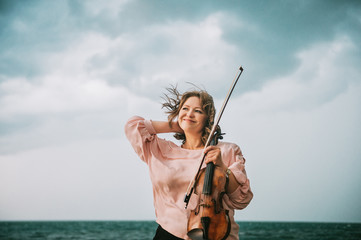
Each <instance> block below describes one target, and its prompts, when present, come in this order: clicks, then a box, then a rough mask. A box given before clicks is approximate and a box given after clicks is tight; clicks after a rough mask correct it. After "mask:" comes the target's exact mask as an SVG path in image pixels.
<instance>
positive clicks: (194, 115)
mask: <svg viewBox="0 0 361 240" xmlns="http://www.w3.org/2000/svg"><path fill="white" fill-rule="evenodd" d="M207 117H208V116H207V115H206V113H205V112H204V110H203V108H202V104H201V100H200V99H199V98H198V97H189V98H188V99H187V100H186V101H185V102H184V104H183V106H182V107H181V109H180V111H179V114H178V124H179V126H180V127H181V128H182V129H183V131H184V132H185V133H192V134H195V133H196V134H202V132H203V128H204V125H205V123H206V120H207Z"/></svg>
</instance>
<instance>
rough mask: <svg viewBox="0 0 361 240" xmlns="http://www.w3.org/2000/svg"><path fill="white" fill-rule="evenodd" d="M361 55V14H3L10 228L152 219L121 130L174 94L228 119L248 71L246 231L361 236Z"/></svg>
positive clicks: (277, 7) (220, 9)
mask: <svg viewBox="0 0 361 240" xmlns="http://www.w3.org/2000/svg"><path fill="white" fill-rule="evenodd" d="M360 43H361V2H360V1H333V0H329V1H322V0H318V1H313V0H304V1H284V0H275V1H234V0H229V1H190V0H184V1H164V0H163V1H161V0H150V1H145V0H143V1H140V0H119V1H116V0H111V1H97V0H89V1H80V0H68V1H65V0H64V1H63V0H55V1H46V0H33V1H4V0H3V1H0V220H2V221H6V220H154V219H155V214H154V209H153V202H152V201H153V197H152V186H151V182H150V178H149V175H148V169H147V165H146V164H145V163H144V162H142V161H141V160H140V159H139V158H138V157H137V155H136V154H135V152H134V150H133V149H132V148H131V146H130V144H129V142H128V141H127V140H126V138H125V135H124V124H125V123H126V121H127V119H129V118H130V117H131V116H133V115H139V116H142V117H144V118H146V119H152V120H166V117H167V116H166V114H165V113H164V109H162V108H161V102H162V95H163V93H165V92H166V91H165V88H166V87H169V86H170V85H171V84H173V85H177V86H178V88H179V90H180V91H186V90H189V89H190V88H192V84H190V83H193V84H195V85H197V86H199V87H201V88H204V89H206V90H207V91H208V92H209V93H210V94H211V95H212V96H213V97H214V99H215V103H216V108H217V109H219V108H220V107H221V104H222V102H223V100H224V98H225V96H226V93H227V91H228V89H229V87H230V85H231V83H232V81H233V78H234V76H235V75H236V74H237V70H238V68H239V66H240V65H242V66H243V68H244V72H243V74H242V76H241V78H240V80H239V83H238V84H237V86H236V88H235V90H234V92H233V94H232V96H231V99H230V101H229V103H228V105H227V108H226V110H225V112H224V114H223V116H222V119H221V122H220V125H221V127H222V130H223V131H224V132H225V133H226V135H225V136H224V140H223V141H227V142H234V143H236V144H238V145H239V146H240V148H241V149H242V151H243V154H244V156H245V158H246V170H247V174H248V177H249V179H250V183H251V188H252V191H253V193H254V198H253V200H252V202H251V203H250V205H249V206H248V207H247V208H246V209H244V210H241V211H236V220H238V221H316V222H361V174H359V171H360V170H361V125H360V123H361V110H360V104H361V69H360V64H361V61H360V59H361V44H360ZM160 137H162V138H166V139H169V140H172V141H174V142H175V143H177V144H179V142H178V141H177V140H175V139H173V138H172V136H171V135H170V134H165V135H160Z"/></svg>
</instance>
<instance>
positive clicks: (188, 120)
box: [183, 119, 196, 123]
mask: <svg viewBox="0 0 361 240" xmlns="http://www.w3.org/2000/svg"><path fill="white" fill-rule="evenodd" d="M183 121H185V122H191V123H195V122H196V121H193V120H191V119H183Z"/></svg>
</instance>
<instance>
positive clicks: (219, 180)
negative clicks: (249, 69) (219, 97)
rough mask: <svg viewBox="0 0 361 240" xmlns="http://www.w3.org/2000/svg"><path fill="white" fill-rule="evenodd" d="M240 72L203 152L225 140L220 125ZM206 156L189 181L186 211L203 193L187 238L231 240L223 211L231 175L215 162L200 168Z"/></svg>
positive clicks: (192, 215) (189, 225) (227, 222)
mask: <svg viewBox="0 0 361 240" xmlns="http://www.w3.org/2000/svg"><path fill="white" fill-rule="evenodd" d="M239 70H240V73H239V74H238V76H237V75H236V77H235V79H234V80H233V83H232V85H231V88H230V90H229V91H228V94H227V97H226V99H225V101H224V102H223V105H222V108H221V110H220V112H219V114H218V117H217V120H216V121H215V123H214V124H213V126H212V130H211V132H210V134H209V137H208V140H207V142H206V144H205V146H204V149H206V148H207V147H208V146H209V145H217V143H218V139H222V133H221V131H220V128H219V126H218V124H219V121H220V119H221V117H222V114H223V112H224V109H225V107H226V105H227V102H228V100H229V98H230V96H231V94H232V92H233V89H234V87H235V85H236V84H237V82H238V79H239V77H240V76H241V74H242V72H243V68H242V66H241V67H240V68H239ZM205 156H206V155H205V154H203V158H202V160H201V162H200V165H199V167H198V171H197V173H196V175H195V177H194V179H193V180H192V181H191V182H190V184H189V186H188V189H187V193H186V195H185V198H184V202H185V203H186V206H185V208H187V206H188V203H189V199H190V197H191V195H192V193H193V192H194V193H196V194H197V195H199V194H200V193H201V195H200V197H199V200H198V203H197V206H196V207H195V209H194V210H191V214H190V217H189V219H188V224H187V230H188V232H187V235H188V236H189V237H190V238H191V239H193V240H222V239H226V238H227V237H228V235H229V233H230V229H231V223H230V219H229V216H228V210H225V209H223V206H222V198H223V195H224V194H225V193H226V188H227V185H228V176H227V175H226V173H225V172H224V170H223V169H221V168H220V167H218V166H215V165H214V164H213V163H208V164H207V166H206V168H205V169H201V167H202V164H203V162H204V159H205Z"/></svg>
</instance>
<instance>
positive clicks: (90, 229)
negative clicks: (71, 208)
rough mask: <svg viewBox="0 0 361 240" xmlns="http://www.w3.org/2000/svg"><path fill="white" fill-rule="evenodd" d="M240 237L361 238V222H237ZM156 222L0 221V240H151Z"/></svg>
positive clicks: (255, 239)
mask: <svg viewBox="0 0 361 240" xmlns="http://www.w3.org/2000/svg"><path fill="white" fill-rule="evenodd" d="M238 224H239V225H240V232H239V236H240V239H241V240H251V239H252V240H263V239H265V240H283V239H285V240H286V239H295V240H324V239H329V240H348V239H350V240H361V223H309V222H301V223H297V222H238ZM156 228H157V224H156V223H155V222H153V221H51V222H38V221H36V222H0V239H1V240H15V239H16V240H27V239H39V240H40V239H79V240H92V239H94V240H95V239H96V240H100V239H104V240H113V239H114V240H115V239H117V240H123V239H124V240H151V239H153V236H154V233H155V230H156Z"/></svg>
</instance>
